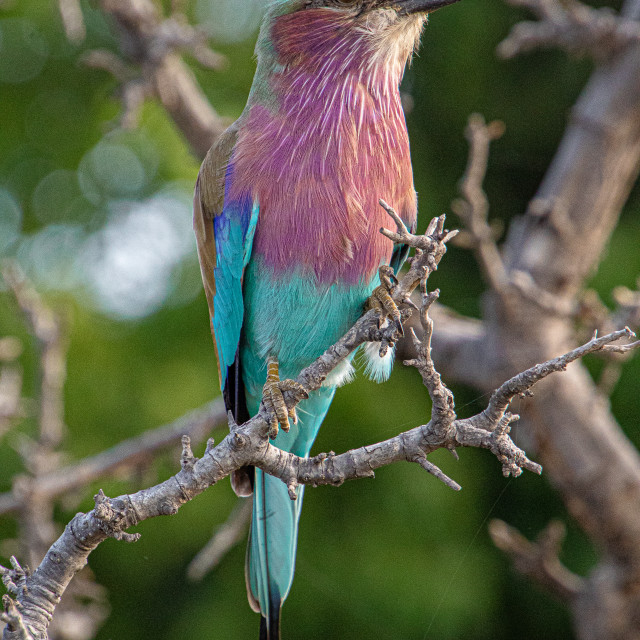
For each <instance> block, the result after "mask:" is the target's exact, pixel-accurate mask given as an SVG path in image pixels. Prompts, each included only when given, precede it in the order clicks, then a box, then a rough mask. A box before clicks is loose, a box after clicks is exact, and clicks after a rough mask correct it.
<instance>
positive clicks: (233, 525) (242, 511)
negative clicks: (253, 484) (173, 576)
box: [187, 498, 252, 581]
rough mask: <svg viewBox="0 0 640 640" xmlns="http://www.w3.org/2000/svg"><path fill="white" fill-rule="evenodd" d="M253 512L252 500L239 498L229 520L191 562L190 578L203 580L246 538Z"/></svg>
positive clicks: (188, 572) (188, 569)
mask: <svg viewBox="0 0 640 640" xmlns="http://www.w3.org/2000/svg"><path fill="white" fill-rule="evenodd" d="M251 512H252V501H251V500H246V499H243V498H241V499H239V500H238V503H237V504H236V506H235V507H234V509H233V511H232V512H231V514H230V515H229V517H228V518H227V521H226V522H225V523H224V524H223V525H221V526H220V527H219V528H218V529H217V530H216V531H215V533H214V534H213V537H212V538H211V540H209V542H208V543H207V544H206V546H205V547H204V548H203V549H202V550H201V551H200V553H198V555H197V556H196V557H195V558H194V559H193V560H192V561H191V562H190V563H189V566H188V567H187V577H188V578H189V580H194V581H198V580H202V578H204V577H205V576H206V575H207V574H208V573H210V572H211V571H213V569H215V568H216V567H217V566H218V564H219V563H220V561H221V560H222V558H223V557H224V556H225V555H226V554H227V553H228V552H229V551H230V550H231V549H232V548H233V547H235V546H236V545H237V544H238V543H240V542H242V541H243V540H244V539H245V537H246V533H247V530H248V529H249V524H250V523H251Z"/></svg>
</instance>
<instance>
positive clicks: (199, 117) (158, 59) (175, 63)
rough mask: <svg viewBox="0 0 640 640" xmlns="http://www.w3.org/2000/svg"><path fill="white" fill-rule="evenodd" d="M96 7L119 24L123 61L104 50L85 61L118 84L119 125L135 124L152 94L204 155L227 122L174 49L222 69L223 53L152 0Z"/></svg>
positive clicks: (116, 0) (105, 0)
mask: <svg viewBox="0 0 640 640" xmlns="http://www.w3.org/2000/svg"><path fill="white" fill-rule="evenodd" d="M100 6H101V8H102V10H103V11H104V12H105V13H107V14H109V15H111V16H112V17H113V18H114V20H115V22H116V24H117V25H118V27H119V31H120V37H121V41H122V43H121V50H122V51H123V52H124V54H123V55H126V58H127V62H124V61H122V60H119V59H117V57H116V56H114V55H113V54H107V55H105V53H104V52H102V51H100V52H97V53H96V52H91V53H89V54H88V55H85V60H87V61H88V64H89V65H90V66H94V67H98V68H102V69H104V70H106V71H109V72H110V73H113V75H114V76H115V77H116V78H117V79H118V80H120V82H121V83H122V85H123V86H122V89H121V92H122V96H123V103H124V105H123V106H124V111H123V115H122V124H123V126H126V127H133V126H135V124H136V122H137V114H138V111H139V107H140V105H141V104H142V102H143V101H144V99H145V98H146V97H147V96H149V95H156V96H157V97H158V99H159V100H160V102H161V103H162V105H163V106H164V108H165V109H166V110H167V113H168V114H169V116H170V117H171V118H172V119H173V120H174V122H175V123H176V124H177V126H178V127H179V128H180V130H181V131H182V133H183V134H184V136H185V138H186V139H187V141H188V142H189V144H190V146H191V148H192V149H193V151H194V153H195V154H196V156H198V157H200V158H204V156H205V154H206V152H207V151H208V149H209V147H210V146H211V145H212V144H213V142H214V141H215V140H216V138H217V137H218V136H219V135H220V134H221V133H222V132H223V131H224V129H225V128H226V127H227V124H228V123H227V121H226V120H225V119H223V118H222V117H220V116H219V115H218V114H217V113H216V111H215V110H214V109H213V107H212V106H211V104H210V103H209V101H208V100H207V98H206V96H205V95H204V93H203V92H202V90H201V88H200V86H199V85H198V83H197V82H196V80H195V78H194V76H193V74H192V73H191V71H190V69H189V68H188V67H187V65H186V64H185V63H184V62H182V60H181V59H180V57H179V56H178V52H180V51H188V52H190V53H191V54H192V55H193V56H194V57H195V58H196V60H198V61H199V62H200V64H203V65H204V66H206V67H207V68H210V69H221V68H223V67H224V66H225V64H226V59H225V58H224V56H222V55H220V54H219V53H216V52H215V51H212V50H211V49H209V47H208V46H207V44H206V36H205V34H204V33H203V32H202V31H201V30H199V29H196V28H194V27H192V26H190V25H189V24H187V23H186V21H185V19H184V17H183V16H182V15H181V14H179V13H176V14H175V15H174V16H172V17H170V18H167V19H163V18H162V16H161V15H160V13H159V10H158V8H157V7H156V5H155V4H154V3H153V2H152V0H100ZM132 70H135V71H134V72H133V74H132Z"/></svg>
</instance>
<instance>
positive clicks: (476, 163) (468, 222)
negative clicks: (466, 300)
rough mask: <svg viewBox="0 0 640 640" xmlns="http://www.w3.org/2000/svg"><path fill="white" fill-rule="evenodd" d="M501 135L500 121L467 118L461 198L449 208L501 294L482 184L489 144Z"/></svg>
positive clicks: (503, 280)
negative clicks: (464, 168) (459, 220)
mask: <svg viewBox="0 0 640 640" xmlns="http://www.w3.org/2000/svg"><path fill="white" fill-rule="evenodd" d="M503 133H504V124H503V123H502V122H499V121H494V122H491V123H490V124H488V125H487V124H485V122H484V119H483V117H482V116H481V115H479V114H473V115H471V116H470V117H469V121H468V124H467V128H466V130H465V136H466V138H467V140H468V141H469V156H468V161H467V168H466V170H465V172H464V175H463V177H462V180H461V181H460V187H459V188H460V193H461V195H462V199H459V200H455V201H454V202H453V203H452V204H451V209H452V210H453V212H454V213H455V214H456V215H458V216H459V217H460V219H461V220H462V221H463V223H464V226H465V230H466V232H467V233H468V234H469V235H470V244H471V246H472V247H473V248H474V250H475V252H476V256H477V258H478V262H479V264H480V267H481V268H482V270H483V272H484V275H485V277H486V279H487V281H488V283H489V284H490V285H491V287H492V288H493V289H495V290H496V291H498V292H501V291H504V289H505V287H506V286H507V284H508V275H507V272H506V270H505V268H504V264H503V262H502V258H501V257H500V252H499V251H498V247H497V246H496V242H495V240H494V237H493V229H492V228H491V227H490V226H489V218H488V216H489V202H488V200H487V196H486V194H485V192H484V190H483V188H482V183H483V182H484V178H485V175H486V173H487V164H488V161H489V145H490V143H491V142H492V141H493V140H497V139H498V138H500V137H501V136H502V135H503Z"/></svg>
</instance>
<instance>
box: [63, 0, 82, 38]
mask: <svg viewBox="0 0 640 640" xmlns="http://www.w3.org/2000/svg"><path fill="white" fill-rule="evenodd" d="M58 8H59V10H60V16H61V18H62V25H63V26H64V32H65V35H66V36H67V39H68V40H69V41H70V42H72V43H73V44H79V43H80V42H82V41H83V40H84V39H85V38H86V36H87V28H86V26H85V24H84V17H83V15H82V7H81V6H80V1H79V0H58Z"/></svg>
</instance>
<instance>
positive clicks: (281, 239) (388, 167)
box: [230, 76, 416, 284]
mask: <svg viewBox="0 0 640 640" xmlns="http://www.w3.org/2000/svg"><path fill="white" fill-rule="evenodd" d="M298 80H299V82H298V84H296V83H294V82H290V85H289V89H290V91H291V95H287V96H286V97H285V98H283V99H282V100H281V101H280V105H279V108H278V109H275V110H274V109H270V108H268V107H266V106H263V105H260V104H255V105H253V106H252V107H251V109H250V110H249V111H248V113H247V115H246V120H245V122H244V124H243V127H242V128H241V131H240V135H239V137H238V142H237V144H236V148H235V150H234V153H233V156H232V159H231V162H232V163H233V171H234V183H233V185H232V186H231V190H232V191H237V192H238V193H239V192H245V193H246V192H247V191H250V192H251V194H252V195H253V198H254V199H255V200H256V201H257V202H258V205H259V210H260V212H259V216H258V225H257V228H256V235H255V238H254V245H253V251H254V254H255V255H257V256H260V258H261V259H262V260H263V261H264V263H265V264H266V265H268V266H269V267H270V268H271V269H272V270H273V271H274V273H276V274H278V273H283V272H291V271H292V270H294V269H296V270H298V271H300V270H302V272H306V273H309V274H312V275H313V276H314V277H315V278H316V279H317V281H318V282H321V283H325V284H330V283H334V282H346V283H357V282H367V281H369V280H370V279H371V277H372V275H373V274H374V273H375V271H376V270H377V268H378V267H379V266H380V264H383V263H388V261H389V259H390V257H391V252H392V250H393V246H392V242H391V241H390V240H388V239H387V238H385V237H384V236H382V235H381V234H380V233H379V230H380V227H382V226H389V223H390V219H389V218H388V216H387V214H386V213H385V212H384V210H383V209H382V208H381V207H380V205H379V200H380V199H381V198H382V199H384V200H386V201H387V202H389V203H390V204H391V205H392V206H393V207H394V208H395V209H396V210H397V211H398V212H399V213H400V215H401V216H402V217H403V218H405V219H406V220H407V222H409V223H411V222H413V220H415V215H416V195H415V190H414V187H413V176H412V170H411V160H410V152H409V140H408V135H407V130H406V125H405V120H404V114H403V112H402V108H401V105H400V98H399V95H397V88H396V89H395V92H394V91H391V90H389V91H384V90H383V89H382V88H380V87H378V88H377V90H376V87H375V86H374V87H372V86H370V85H369V84H368V83H367V82H364V81H363V80H362V78H359V77H357V76H354V77H350V78H349V79H348V81H345V82H342V83H341V84H339V85H337V86H331V85H327V86H325V87H322V86H318V83H319V82H320V81H319V80H317V79H310V78H305V77H304V76H301V77H300V78H299V79H298ZM305 81H306V83H307V84H305ZM310 85H313V86H310ZM312 89H313V90H312ZM230 195H231V197H234V194H230ZM235 195H238V194H235Z"/></svg>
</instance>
